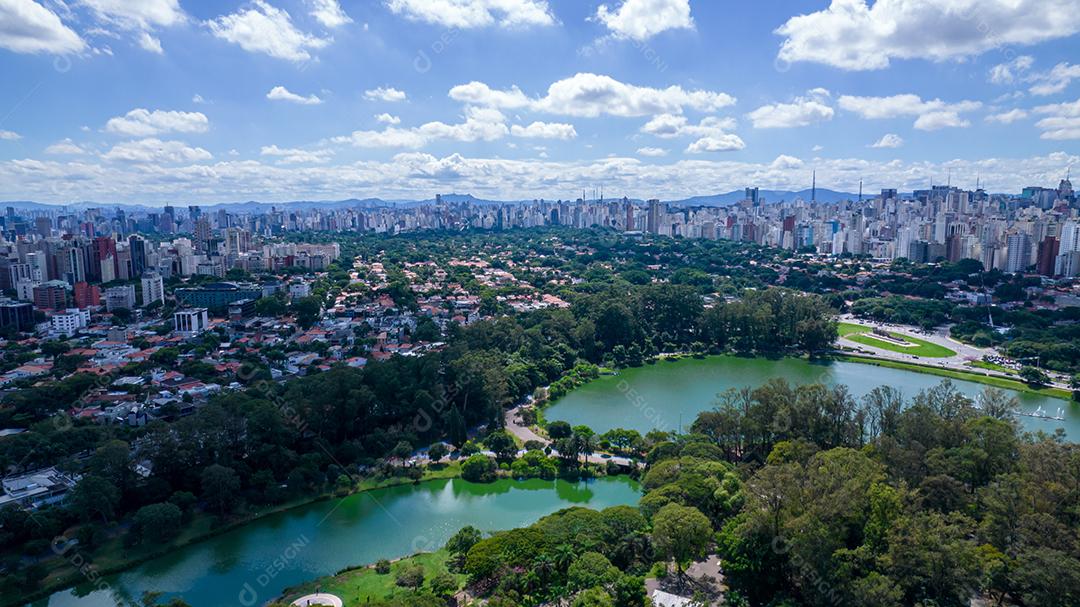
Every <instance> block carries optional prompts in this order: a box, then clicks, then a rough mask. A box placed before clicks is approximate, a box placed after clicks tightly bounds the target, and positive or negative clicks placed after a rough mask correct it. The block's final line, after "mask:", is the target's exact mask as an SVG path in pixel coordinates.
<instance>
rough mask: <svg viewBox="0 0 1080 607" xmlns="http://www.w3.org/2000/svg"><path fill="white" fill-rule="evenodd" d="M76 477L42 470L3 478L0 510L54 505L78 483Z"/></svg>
mask: <svg viewBox="0 0 1080 607" xmlns="http://www.w3.org/2000/svg"><path fill="white" fill-rule="evenodd" d="M79 478H80V477H79V476H78V475H72V474H65V473H62V472H60V471H59V470H57V469H56V468H42V469H40V470H34V471H32V472H27V473H26V474H22V475H18V476H9V477H7V478H5V479H4V480H3V481H2V482H0V485H2V487H3V490H4V493H3V495H0V508H3V507H5V506H7V505H9V504H15V505H17V506H19V507H21V508H38V507H39V506H43V505H45V504H55V503H57V502H60V501H62V500H63V499H64V495H65V494H66V493H67V492H68V491H69V490H70V489H71V488H72V487H74V486H75V484H76V483H78V482H79Z"/></svg>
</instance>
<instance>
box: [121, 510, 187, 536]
mask: <svg viewBox="0 0 1080 607" xmlns="http://www.w3.org/2000/svg"><path fill="white" fill-rule="evenodd" d="M182 518H183V513H182V512H181V511H180V508H179V507H177V506H176V505H175V504H170V503H168V502H166V503H161V504H150V505H149V506H143V507H142V508H139V510H138V512H136V513H135V518H134V520H133V524H134V531H135V533H137V534H138V535H139V538H140V539H141V540H142V542H143V543H144V544H155V543H160V542H163V541H165V540H167V539H169V538H171V537H173V536H175V535H176V534H177V533H178V532H179V531H180V520H181V519H182Z"/></svg>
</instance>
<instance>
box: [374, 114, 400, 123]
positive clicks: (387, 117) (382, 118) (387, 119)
mask: <svg viewBox="0 0 1080 607" xmlns="http://www.w3.org/2000/svg"><path fill="white" fill-rule="evenodd" d="M375 120H378V121H379V122H381V123H383V124H401V118H398V117H397V116H394V115H392V114H387V113H385V112H383V113H382V114H378V115H377V116H375Z"/></svg>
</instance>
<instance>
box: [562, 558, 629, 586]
mask: <svg viewBox="0 0 1080 607" xmlns="http://www.w3.org/2000/svg"><path fill="white" fill-rule="evenodd" d="M618 577H619V570H618V569H616V568H615V566H614V565H612V564H611V561H609V560H608V559H607V557H606V556H604V555H602V554H600V553H599V552H586V553H584V554H582V555H581V556H579V557H577V559H576V560H575V561H574V562H573V563H572V564H571V565H570V567H569V568H568V569H567V570H566V582H567V585H568V586H569V588H570V590H584V589H586V588H592V587H593V586H606V585H607V584H610V583H612V582H614V581H615V580H616V578H618Z"/></svg>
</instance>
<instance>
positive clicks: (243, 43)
mask: <svg viewBox="0 0 1080 607" xmlns="http://www.w3.org/2000/svg"><path fill="white" fill-rule="evenodd" d="M206 26H207V27H208V28H210V32H211V33H213V34H214V36H217V37H218V38H220V39H222V40H225V41H227V42H231V43H233V44H235V45H237V46H239V47H240V48H242V49H244V50H245V51H248V52H249V53H264V54H266V55H269V56H271V57H274V58H276V59H284V60H286V61H294V62H299V61H306V60H308V59H311V53H310V52H309V51H315V50H318V49H321V48H323V47H325V46H326V45H327V44H329V43H330V40H329V39H325V38H319V37H317V36H312V35H310V34H307V33H304V32H302V31H300V30H298V29H297V28H296V26H294V25H293V22H292V17H290V16H289V13H288V12H286V11H285V10H283V9H279V8H276V7H274V6H271V5H270V4H267V3H266V2H264V1H263V0H252V2H251V4H250V6H249V7H248V8H244V9H241V10H239V11H237V12H235V13H232V14H230V15H222V16H220V17H218V18H217V19H212V20H210V21H207V22H206Z"/></svg>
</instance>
